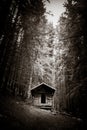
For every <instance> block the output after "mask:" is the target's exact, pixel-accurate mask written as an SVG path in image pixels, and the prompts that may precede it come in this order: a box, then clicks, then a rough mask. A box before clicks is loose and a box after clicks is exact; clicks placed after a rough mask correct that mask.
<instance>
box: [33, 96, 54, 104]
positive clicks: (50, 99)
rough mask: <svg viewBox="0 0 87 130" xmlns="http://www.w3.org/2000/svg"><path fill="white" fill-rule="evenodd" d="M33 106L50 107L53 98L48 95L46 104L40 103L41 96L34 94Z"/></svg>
mask: <svg viewBox="0 0 87 130" xmlns="http://www.w3.org/2000/svg"><path fill="white" fill-rule="evenodd" d="M33 105H34V106H42V105H43V106H52V105H53V96H52V95H50V94H48V95H46V103H41V94H35V95H34V96H33Z"/></svg>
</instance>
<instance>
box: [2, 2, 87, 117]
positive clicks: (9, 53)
mask: <svg viewBox="0 0 87 130" xmlns="http://www.w3.org/2000/svg"><path fill="white" fill-rule="evenodd" d="M48 2H50V1H48ZM64 7H65V8H66V11H65V12H64V13H63V14H61V17H60V20H59V22H58V25H57V26H56V28H54V27H53V24H52V23H48V21H47V19H46V16H45V13H46V9H45V1H44V0H43V1H42V0H25V1H24V0H1V1H0V90H3V92H5V91H9V92H10V93H12V95H14V96H20V97H22V98H23V99H26V98H30V96H31V93H30V90H31V88H32V87H33V86H36V85H38V84H39V83H42V82H45V83H47V84H49V85H51V86H53V87H55V88H56V93H55V100H54V101H55V109H56V111H65V112H68V113H70V114H73V115H75V116H79V117H82V118H84V119H86V118H87V26H86V25H87V13H86V12H87V1H86V0H67V1H66V2H65V3H64Z"/></svg>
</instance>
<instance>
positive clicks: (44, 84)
mask: <svg viewBox="0 0 87 130" xmlns="http://www.w3.org/2000/svg"><path fill="white" fill-rule="evenodd" d="M41 86H46V87H48V88H49V89H51V90H53V91H55V90H56V89H55V88H54V87H52V86H50V85H48V84H46V83H44V82H43V83H41V84H39V85H37V86H35V87H33V88H31V91H33V90H35V89H37V88H39V87H41Z"/></svg>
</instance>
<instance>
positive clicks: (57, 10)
mask: <svg viewBox="0 0 87 130" xmlns="http://www.w3.org/2000/svg"><path fill="white" fill-rule="evenodd" d="M64 2H65V0H50V3H48V2H46V11H47V12H49V11H51V13H52V14H53V16H52V15H49V14H47V19H48V21H49V22H53V25H54V26H55V25H56V24H57V22H58V20H59V17H60V15H61V13H62V12H64V11H65V8H64V7H63V3H64Z"/></svg>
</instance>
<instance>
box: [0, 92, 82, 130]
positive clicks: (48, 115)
mask: <svg viewBox="0 0 87 130" xmlns="http://www.w3.org/2000/svg"><path fill="white" fill-rule="evenodd" d="M81 127H82V121H81V120H80V119H77V118H74V117H70V116H67V115H62V114H54V113H53V112H51V111H48V110H43V109H39V108H35V107H33V106H30V105H28V104H26V103H25V102H23V101H21V100H18V99H15V98H12V97H10V96H6V95H2V94H0V130H7V129H8V130H18V129H19V130H83V129H82V128H81Z"/></svg>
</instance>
